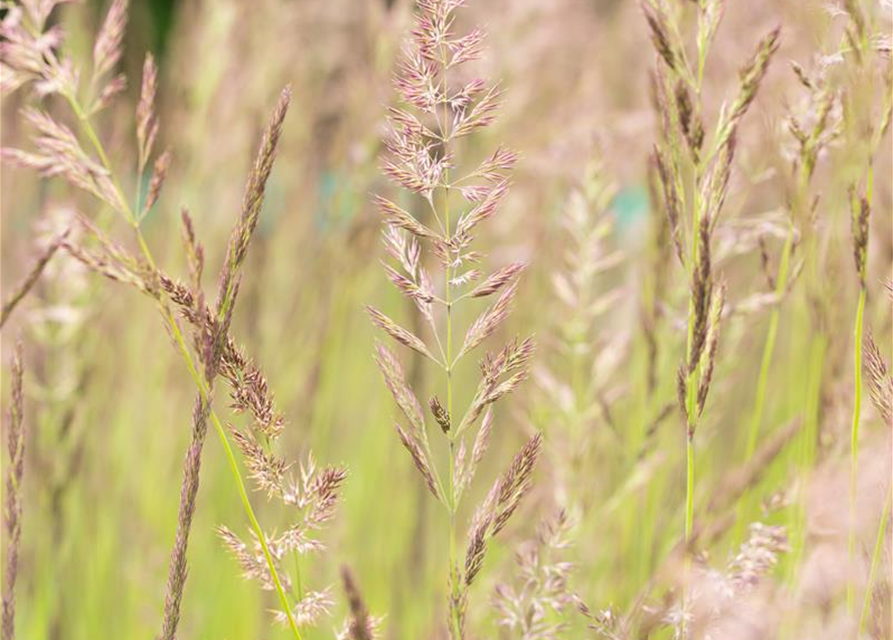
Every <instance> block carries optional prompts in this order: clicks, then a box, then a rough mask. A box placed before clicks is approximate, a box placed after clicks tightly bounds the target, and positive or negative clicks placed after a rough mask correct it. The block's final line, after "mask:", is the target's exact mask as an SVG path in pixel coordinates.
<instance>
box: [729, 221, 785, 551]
mask: <svg viewBox="0 0 893 640" xmlns="http://www.w3.org/2000/svg"><path fill="white" fill-rule="evenodd" d="M793 246H794V228H793V227H790V228H789V229H788V235H787V237H786V238H785V242H784V247H782V250H781V262H780V263H779V266H778V274H777V276H776V282H775V297H776V301H775V302H776V306H775V307H774V308H773V309H772V313H771V314H770V316H769V329H768V331H767V332H766V342H765V343H764V344H763V357H762V359H761V361H760V374H759V377H758V379H757V392H756V396H755V397H754V404H753V409H752V410H751V414H750V427H749V429H748V433H747V446H746V448H745V451H744V463H745V464H747V463H749V462H750V461H751V459H752V458H753V455H754V452H755V451H756V448H757V439H758V438H759V435H760V427H761V426H762V422H763V410H764V407H765V404H766V387H767V386H768V383H769V369H770V367H771V366H772V358H773V356H774V354H775V342H776V338H777V336H778V323H779V319H780V317H781V310H780V308H779V305H780V304H781V297H782V296H783V295H784V292H785V288H786V287H787V284H788V265H789V264H790V259H791V251H792V250H793ZM752 502H753V499H752V492H750V491H748V492H747V493H746V494H745V495H744V499H743V500H741V503H740V506H739V508H738V517H737V518H736V519H735V520H736V522H735V535H734V536H733V540H734V546H736V547H737V546H738V545H739V544H740V543H741V541H742V537H743V533H744V523H745V521H746V520H747V517H748V515H749V513H750V511H751V506H752V505H751V503H752Z"/></svg>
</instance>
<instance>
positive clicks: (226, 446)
mask: <svg viewBox="0 0 893 640" xmlns="http://www.w3.org/2000/svg"><path fill="white" fill-rule="evenodd" d="M66 98H67V99H68V102H69V104H70V105H71V108H72V110H73V111H74V112H75V114H76V115H77V117H78V119H79V121H80V122H81V126H82V128H83V130H84V133H85V135H86V136H87V138H89V140H90V142H91V143H92V145H93V147H94V148H95V149H96V153H97V155H98V156H99V159H100V161H101V162H102V165H103V167H105V169H106V170H107V171H108V172H109V175H110V176H112V181H113V184H114V187H115V189H116V190H117V192H118V197H119V199H120V200H121V202H122V204H123V205H124V207H125V210H124V213H125V216H126V217H127V219H128V222H130V224H131V225H132V226H133V228H134V230H135V232H136V236H137V241H138V243H139V246H140V250H141V251H142V253H143V256H144V257H145V258H146V261H147V262H148V263H149V265H150V266H151V267H152V268H153V269H155V268H156V267H155V259H154V257H153V256H152V252H151V251H150V250H149V246H148V244H147V243H146V241H145V238H144V237H143V234H142V232H141V231H140V228H139V222H138V220H137V219H136V217H135V216H134V215H133V211H131V210H130V207H129V205H128V204H127V200H126V199H125V198H124V196H123V193H122V190H121V187H120V185H119V184H118V182H117V179H116V178H114V175H115V174H114V172H113V171H112V167H111V164H110V163H109V160H108V156H107V155H106V153H105V149H104V148H103V146H102V142H101V141H100V140H99V136H98V135H97V134H96V131H95V129H94V128H93V125H91V124H90V120H89V117H88V116H87V115H86V113H85V112H84V110H83V108H82V107H81V105H80V104H79V103H78V101H77V99H76V98H75V97H74V96H70V95H67V96H66ZM157 301H158V306H159V310H160V311H161V315H162V317H163V318H164V320H165V322H166V323H167V325H168V327H169V328H170V331H171V334H172V335H173V336H174V340H175V341H176V343H177V347H178V349H179V351H180V353H181V354H182V356H183V359H184V360H185V362H186V367H187V369H189V373H190V375H191V376H192V379H193V380H194V381H195V385H196V387H197V388H198V390H199V393H200V394H201V396H202V400H203V401H204V402H206V403H209V404H210V402H211V397H210V392H209V390H208V389H207V387H206V386H205V383H204V382H203V380H202V378H201V375H200V374H199V372H198V369H197V368H196V366H195V362H194V361H193V359H192V354H191V353H190V352H189V347H187V345H186V340H185V339H184V337H183V333H182V331H181V330H180V326H179V325H178V324H177V321H176V318H175V317H174V314H173V312H172V311H171V309H170V307H169V306H168V304H167V301H166V300H165V299H164V298H161V297H159V298H158V300H157ZM211 421H212V422H213V423H214V427H215V429H216V430H217V434H218V435H219V436H220V442H221V444H222V445H223V450H224V452H225V453H226V456H227V459H228V460H229V465H230V469H231V471H232V474H233V479H234V480H235V482H236V488H237V489H238V491H239V497H240V498H241V501H242V506H243V508H244V510H245V515H246V516H248V520H249V522H250V523H251V527H252V529H253V530H254V533H255V535H256V536H257V539H258V541H259V542H260V545H261V549H262V550H263V554H264V558H265V559H266V562H267V568H268V569H269V571H270V576H271V577H272V578H273V584H274V585H275V587H276V592H277V594H278V595H279V599H280V601H281V602H282V607H283V609H284V610H285V615H286V618H287V619H288V624H289V627H290V628H291V630H292V634H293V635H294V637H295V640H301V632H300V631H299V630H298V625H297V622H296V621H295V618H294V615H293V613H292V610H291V605H290V603H289V600H288V595H287V594H286V593H285V589H284V588H283V587H282V581H281V580H280V579H279V573H278V571H277V570H276V565H275V563H274V561H273V555H272V554H271V553H270V549H269V546H268V545H267V540H266V536H265V535H264V532H263V529H262V528H261V526H260V523H259V522H258V520H257V517H256V516H255V514H254V509H253V508H252V506H251V500H250V499H249V497H248V491H247V489H246V488H245V482H244V480H243V479H242V474H241V472H240V471H239V463H238V462H237V460H236V457H235V454H234V453H233V449H232V446H231V445H230V443H229V438H228V437H227V435H226V431H225V429H224V428H223V424H222V423H221V421H220V418H219V417H218V416H217V413H216V412H215V411H214V409H213V408H212V409H211Z"/></svg>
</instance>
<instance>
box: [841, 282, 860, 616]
mask: <svg viewBox="0 0 893 640" xmlns="http://www.w3.org/2000/svg"><path fill="white" fill-rule="evenodd" d="M864 315H865V287H862V288H861V289H860V290H859V306H858V307H857V308H856V326H855V328H854V329H853V335H854V337H855V346H854V348H853V372H854V374H855V383H854V396H855V397H854V399H853V426H852V431H851V437H850V522H849V529H850V534H849V540H848V542H847V558H848V561H849V565H850V566H852V563H853V558H854V556H855V552H856V490H857V488H858V483H859V478H858V476H859V419H860V417H861V415H862V325H863V318H864ZM846 603H847V612H848V613H850V614H852V613H853V606H854V591H853V581H852V579H850V580H848V581H847V591H846Z"/></svg>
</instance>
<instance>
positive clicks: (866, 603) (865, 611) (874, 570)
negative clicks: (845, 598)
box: [856, 484, 893, 638]
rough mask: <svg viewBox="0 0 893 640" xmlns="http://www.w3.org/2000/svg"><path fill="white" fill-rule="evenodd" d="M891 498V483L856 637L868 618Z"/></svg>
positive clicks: (892, 497)
mask: <svg viewBox="0 0 893 640" xmlns="http://www.w3.org/2000/svg"><path fill="white" fill-rule="evenodd" d="M891 499H893V484H891V485H890V486H889V487H887V496H886V497H885V498H884V509H883V511H882V512H881V521H880V522H879V523H878V528H877V537H876V538H875V541H874V552H873V553H872V554H871V566H870V567H869V569H868V583H867V584H866V585H865V595H864V596H863V598H862V613H861V615H860V616H859V630H858V632H857V633H856V638H861V637H862V631H863V630H864V629H865V622H866V620H867V619H868V611H869V609H870V608H871V585H872V583H873V582H874V576H875V574H876V573H877V568H878V565H879V564H880V561H881V549H882V548H883V546H884V538H885V537H886V534H887V522H889V520H890V501H891Z"/></svg>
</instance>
